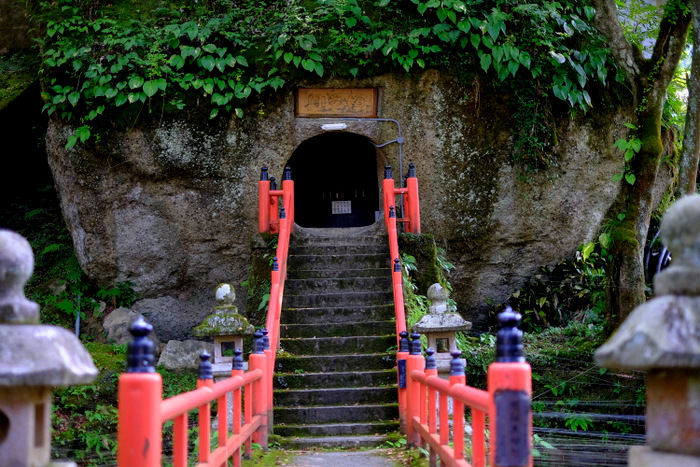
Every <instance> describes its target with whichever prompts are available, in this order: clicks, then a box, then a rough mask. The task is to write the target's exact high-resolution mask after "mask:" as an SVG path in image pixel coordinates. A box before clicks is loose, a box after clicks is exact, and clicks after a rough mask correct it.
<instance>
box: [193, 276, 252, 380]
mask: <svg viewBox="0 0 700 467" xmlns="http://www.w3.org/2000/svg"><path fill="white" fill-rule="evenodd" d="M235 299H236V292H235V291H234V289H233V287H232V286H231V285H229V284H220V285H219V286H218V287H217V288H216V301H217V305H216V306H215V307H214V308H213V309H212V314H210V315H209V316H207V318H206V319H205V320H204V322H203V323H202V324H201V325H199V326H197V327H196V328H194V335H195V336H196V337H213V338H214V364H213V368H214V373H216V374H218V373H221V372H224V373H228V375H230V374H231V363H232V362H233V357H225V356H224V353H223V349H222V345H223V344H224V343H227V342H233V345H234V346H235V348H237V349H243V336H250V335H252V334H253V332H254V331H255V328H254V327H253V325H251V324H250V323H249V322H248V320H247V319H245V317H243V316H242V315H240V314H239V313H238V307H237V306H236V305H234V304H233V302H234V300H235Z"/></svg>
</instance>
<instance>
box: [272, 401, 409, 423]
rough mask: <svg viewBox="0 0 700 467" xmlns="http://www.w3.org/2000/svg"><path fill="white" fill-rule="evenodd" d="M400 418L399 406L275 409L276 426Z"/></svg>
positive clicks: (335, 406)
mask: <svg viewBox="0 0 700 467" xmlns="http://www.w3.org/2000/svg"><path fill="white" fill-rule="evenodd" d="M398 416H399V406H398V404H382V405H349V406H345V405H333V406H325V407H275V409H274V421H275V424H280V425H281V424H285V425H286V424H292V425H306V424H311V425H322V424H327V423H362V422H374V421H377V420H393V419H395V418H398Z"/></svg>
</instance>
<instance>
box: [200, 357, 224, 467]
mask: <svg viewBox="0 0 700 467" xmlns="http://www.w3.org/2000/svg"><path fill="white" fill-rule="evenodd" d="M210 358H211V355H210V354H209V352H207V351H206V350H205V351H204V352H202V353H201V355H200V356H199V359H200V360H201V361H200V363H199V378H197V389H199V388H202V387H209V388H210V387H212V386H213V385H214V375H213V373H212V368H211V362H210V361H209V359H210ZM220 410H221V409H220ZM224 410H225V407H224ZM198 424H199V462H209V456H210V454H211V405H210V404H209V403H207V404H204V405H202V406H200V407H199V410H198Z"/></svg>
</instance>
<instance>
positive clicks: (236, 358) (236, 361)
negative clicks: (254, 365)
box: [231, 349, 243, 371]
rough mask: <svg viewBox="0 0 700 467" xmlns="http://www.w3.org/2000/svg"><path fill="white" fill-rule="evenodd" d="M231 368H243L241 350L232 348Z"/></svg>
mask: <svg viewBox="0 0 700 467" xmlns="http://www.w3.org/2000/svg"><path fill="white" fill-rule="evenodd" d="M231 369H232V370H234V371H235V370H242V369H243V350H241V349H234V350H233V362H232V366H231Z"/></svg>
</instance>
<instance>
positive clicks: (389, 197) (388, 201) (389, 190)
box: [382, 165, 395, 227]
mask: <svg viewBox="0 0 700 467" xmlns="http://www.w3.org/2000/svg"><path fill="white" fill-rule="evenodd" d="M382 195H383V199H384V225H386V226H387V227H388V226H389V207H390V206H394V204H395V203H394V199H395V196H394V179H393V178H392V174H391V166H390V165H387V166H385V167H384V181H383V182H382Z"/></svg>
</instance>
